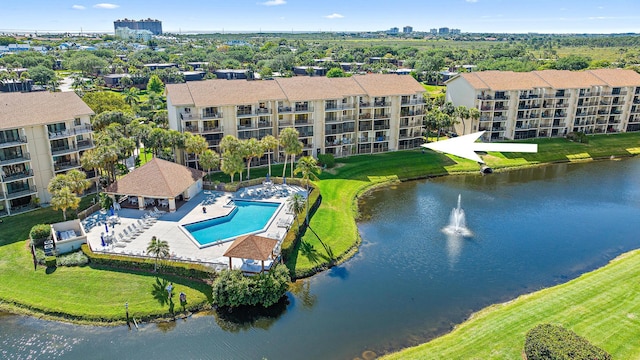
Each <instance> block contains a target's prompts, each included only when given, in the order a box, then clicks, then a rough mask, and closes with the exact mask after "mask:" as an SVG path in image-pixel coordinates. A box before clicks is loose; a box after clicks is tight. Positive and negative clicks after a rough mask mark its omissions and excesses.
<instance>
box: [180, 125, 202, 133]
mask: <svg viewBox="0 0 640 360" xmlns="http://www.w3.org/2000/svg"><path fill="white" fill-rule="evenodd" d="M184 131H188V132H190V133H199V132H200V128H199V127H197V126H185V127H184Z"/></svg>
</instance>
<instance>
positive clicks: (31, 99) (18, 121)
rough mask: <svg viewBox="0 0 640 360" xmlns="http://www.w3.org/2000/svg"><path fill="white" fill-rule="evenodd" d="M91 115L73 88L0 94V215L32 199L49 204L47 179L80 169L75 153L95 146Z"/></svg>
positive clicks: (27, 205) (16, 210)
mask: <svg viewBox="0 0 640 360" xmlns="http://www.w3.org/2000/svg"><path fill="white" fill-rule="evenodd" d="M92 114H93V111H92V110H91V109H90V108H89V107H88V106H87V105H86V104H85V103H84V102H83V101H82V99H80V97H78V95H76V94H75V93H73V92H58V93H51V92H31V93H0V216H4V215H12V214H16V213H20V212H24V211H27V210H29V209H32V208H33V207H34V201H33V199H34V198H36V197H37V198H38V199H39V200H40V202H42V203H48V202H49V201H50V200H51V194H49V192H48V191H47V185H48V184H49V181H50V180H51V178H53V177H54V176H55V175H57V174H61V173H65V172H66V171H68V170H71V169H80V170H82V169H81V167H80V156H81V155H82V153H83V152H84V151H86V150H88V149H91V148H93V147H94V143H93V131H92V129H91V123H90V121H89V118H90V116H91V115H92ZM86 173H87V178H89V179H93V180H95V178H96V176H95V173H94V172H92V171H90V172H86Z"/></svg>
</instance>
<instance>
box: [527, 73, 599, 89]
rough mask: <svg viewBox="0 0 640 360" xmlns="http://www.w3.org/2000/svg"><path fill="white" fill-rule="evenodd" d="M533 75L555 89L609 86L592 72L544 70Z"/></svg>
mask: <svg viewBox="0 0 640 360" xmlns="http://www.w3.org/2000/svg"><path fill="white" fill-rule="evenodd" d="M533 73H534V74H536V75H538V76H539V77H540V78H541V79H542V80H544V81H545V82H547V83H548V84H549V85H550V86H551V87H552V88H554V89H580V88H587V87H591V86H604V85H607V83H605V82H604V81H603V80H601V79H599V78H598V77H596V76H595V75H593V74H592V73H591V72H590V71H569V70H542V71H534V72H533Z"/></svg>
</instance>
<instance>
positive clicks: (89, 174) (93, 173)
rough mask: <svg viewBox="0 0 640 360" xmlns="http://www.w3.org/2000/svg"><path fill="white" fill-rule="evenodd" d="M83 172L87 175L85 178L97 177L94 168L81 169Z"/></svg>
mask: <svg viewBox="0 0 640 360" xmlns="http://www.w3.org/2000/svg"><path fill="white" fill-rule="evenodd" d="M83 172H84V174H85V176H86V177H87V179H93V178H96V177H98V172H97V171H95V170H89V171H87V170H83Z"/></svg>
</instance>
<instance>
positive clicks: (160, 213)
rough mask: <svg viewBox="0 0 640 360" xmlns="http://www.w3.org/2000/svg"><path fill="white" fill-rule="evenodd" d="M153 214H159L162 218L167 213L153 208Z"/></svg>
mask: <svg viewBox="0 0 640 360" xmlns="http://www.w3.org/2000/svg"><path fill="white" fill-rule="evenodd" d="M153 212H154V213H156V214H158V216H162V215H163V214H164V213H166V211H163V210H159V209H158V207H156V206H154V207H153Z"/></svg>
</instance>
